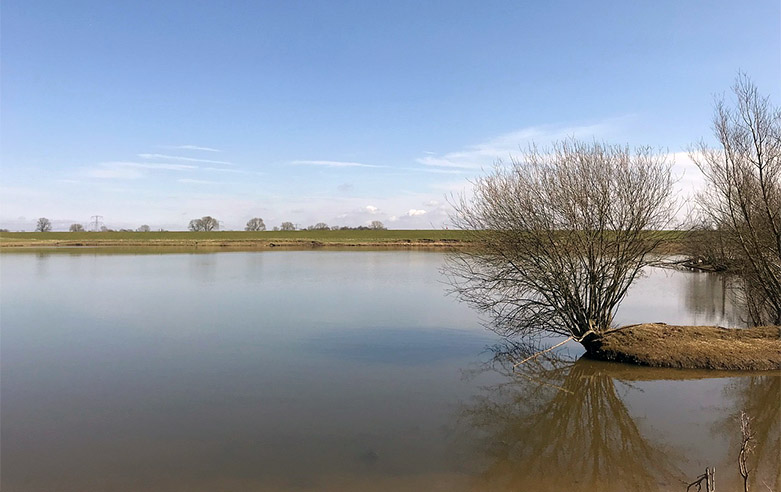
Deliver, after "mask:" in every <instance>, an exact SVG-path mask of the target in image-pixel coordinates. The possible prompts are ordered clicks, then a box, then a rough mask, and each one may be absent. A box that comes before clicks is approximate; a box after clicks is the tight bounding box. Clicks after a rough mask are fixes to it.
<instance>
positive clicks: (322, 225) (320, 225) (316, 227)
mask: <svg viewBox="0 0 781 492" xmlns="http://www.w3.org/2000/svg"><path fill="white" fill-rule="evenodd" d="M307 229H309V230H310V231H327V230H329V229H330V227H328V224H326V223H325V222H318V223H317V224H315V225H313V226H309V227H307Z"/></svg>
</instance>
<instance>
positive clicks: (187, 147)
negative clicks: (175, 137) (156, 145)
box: [160, 145, 222, 152]
mask: <svg viewBox="0 0 781 492" xmlns="http://www.w3.org/2000/svg"><path fill="white" fill-rule="evenodd" d="M160 148H163V149H171V150H200V151H203V152H222V151H221V150H220V149H213V148H211V147H201V146H200V145H161V146H160Z"/></svg>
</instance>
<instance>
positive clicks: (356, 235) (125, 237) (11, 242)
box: [0, 230, 466, 246]
mask: <svg viewBox="0 0 781 492" xmlns="http://www.w3.org/2000/svg"><path fill="white" fill-rule="evenodd" d="M465 236H466V233H465V232H463V231H458V230H363V231H359V230H345V231H330V230H326V231H284V232H282V231H280V232H274V231H264V232H245V231H217V232H188V231H173V232H171V231H166V232H3V233H0V245H2V246H15V245H16V246H34V245H100V244H122V243H127V244H134V245H142V244H144V243H149V244H150V245H165V244H172V245H186V244H193V243H195V242H198V243H201V242H204V243H217V244H220V243H226V244H232V243H236V244H237V245H241V244H242V243H266V242H271V243H298V242H313V241H314V242H317V243H324V244H326V245H327V244H334V245H339V244H360V245H363V244H378V245H382V244H383V243H391V244H392V243H405V242H411V243H429V242H446V243H448V242H454V241H462V240H464V239H465Z"/></svg>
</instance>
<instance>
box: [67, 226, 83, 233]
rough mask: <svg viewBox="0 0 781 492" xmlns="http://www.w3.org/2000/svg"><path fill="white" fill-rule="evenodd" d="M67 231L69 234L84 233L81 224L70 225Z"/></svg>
mask: <svg viewBox="0 0 781 492" xmlns="http://www.w3.org/2000/svg"><path fill="white" fill-rule="evenodd" d="M68 230H69V231H70V232H84V226H83V225H81V224H71V226H70V227H69V228H68Z"/></svg>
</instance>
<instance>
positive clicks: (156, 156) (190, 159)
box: [138, 154, 233, 166]
mask: <svg viewBox="0 0 781 492" xmlns="http://www.w3.org/2000/svg"><path fill="white" fill-rule="evenodd" d="M138 157H140V158H142V159H162V160H166V161H181V162H202V163H204V164H225V165H228V166H232V165H233V163H232V162H227V161H215V160H211V159H196V158H195V157H184V156H181V155H167V154H138Z"/></svg>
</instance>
